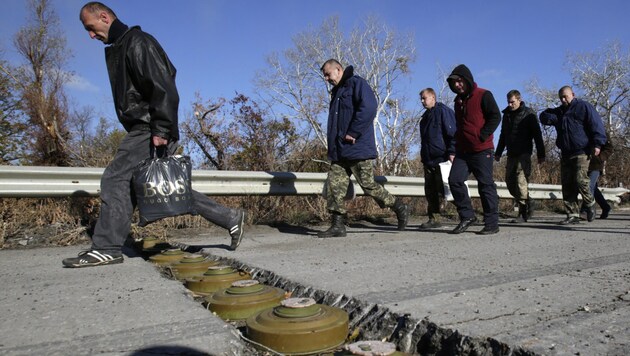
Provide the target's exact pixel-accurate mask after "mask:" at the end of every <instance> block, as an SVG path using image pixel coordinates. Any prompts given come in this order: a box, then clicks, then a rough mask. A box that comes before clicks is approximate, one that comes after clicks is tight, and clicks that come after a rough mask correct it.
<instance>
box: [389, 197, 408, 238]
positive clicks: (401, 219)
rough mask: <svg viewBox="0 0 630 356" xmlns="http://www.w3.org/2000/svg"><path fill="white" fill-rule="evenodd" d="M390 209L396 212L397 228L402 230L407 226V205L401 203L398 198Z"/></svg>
mask: <svg viewBox="0 0 630 356" xmlns="http://www.w3.org/2000/svg"><path fill="white" fill-rule="evenodd" d="M392 210H394V212H395V213H396V220H398V230H399V231H403V230H404V229H405V228H406V227H407V222H409V207H408V206H407V204H405V203H403V202H402V200H400V199H399V198H397V199H396V202H395V203H394V206H393V207H392Z"/></svg>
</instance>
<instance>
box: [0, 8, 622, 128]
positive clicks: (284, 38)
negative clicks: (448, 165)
mask: <svg viewBox="0 0 630 356" xmlns="http://www.w3.org/2000/svg"><path fill="white" fill-rule="evenodd" d="M84 3H85V1H79V0H53V2H52V5H53V7H54V9H55V11H56V13H57V15H58V16H59V18H60V21H61V28H62V30H63V31H64V32H65V35H66V38H67V48H68V50H69V52H71V55H72V57H71V58H70V59H69V63H68V66H67V69H68V70H70V71H72V72H73V73H74V80H73V82H72V83H71V84H69V85H68V87H67V94H68V95H69V97H70V99H71V100H72V103H73V104H76V105H77V106H84V105H91V106H93V107H94V108H95V109H96V114H97V115H99V116H105V117H108V118H110V119H111V120H112V121H113V122H116V118H115V115H114V111H113V109H112V106H113V105H112V99H111V90H110V87H109V80H108V77H107V70H106V67H105V60H104V49H103V47H104V46H103V44H102V43H101V42H100V41H97V40H91V39H90V38H89V36H88V34H87V32H86V31H85V30H84V29H83V27H82V25H81V23H80V21H79V10H80V8H81V6H83V4H84ZM104 3H105V4H106V5H108V6H110V7H111V8H112V9H113V10H114V11H115V12H116V14H117V15H118V17H119V18H120V20H121V21H122V22H124V23H125V24H127V25H130V26H132V25H140V26H141V27H142V29H143V30H145V31H146V32H148V33H150V34H152V35H153V36H155V37H156V38H157V39H158V41H159V42H160V43H161V44H162V46H163V47H164V49H165V50H166V52H167V53H168V55H169V57H170V58H171V61H172V62H173V63H174V65H175V66H176V68H177V69H178V74H177V84H178V88H179V93H180V110H179V112H180V120H182V119H183V115H190V113H191V112H192V108H191V103H192V102H193V100H194V94H195V92H199V93H200V94H201V97H202V98H203V99H204V100H207V99H216V98H219V97H223V98H226V99H228V100H229V99H231V98H233V97H234V96H235V93H236V92H239V93H242V94H244V95H247V96H250V97H252V98H254V99H255V98H256V93H255V92H254V87H253V85H252V80H253V78H254V76H255V74H256V72H257V71H259V70H261V69H263V68H266V63H265V58H266V57H267V56H268V55H270V54H271V53H273V52H282V51H284V50H286V49H288V48H291V47H293V43H292V38H293V36H295V35H296V34H298V33H300V32H303V31H305V30H308V29H315V28H318V27H320V26H321V24H322V23H323V22H324V21H325V20H327V19H329V18H330V17H331V16H338V18H339V24H340V27H341V28H342V30H343V31H344V33H345V34H348V33H349V32H350V30H351V29H352V28H354V27H356V26H357V25H358V24H359V22H360V21H362V20H364V19H365V18H366V17H367V16H369V15H375V16H377V17H378V18H379V20H380V21H381V22H382V23H384V24H386V25H388V26H389V27H390V28H392V29H394V30H396V31H397V32H399V33H401V34H408V33H410V34H412V35H413V36H414V38H415V45H416V53H417V59H416V61H415V62H414V63H412V64H411V71H412V73H411V76H410V77H409V79H406V78H403V79H402V80H401V81H400V82H399V83H398V85H399V90H400V92H401V93H403V94H404V95H405V96H406V97H407V98H409V99H410V100H409V102H408V104H407V108H409V109H415V110H419V109H420V108H421V105H420V102H419V100H418V92H419V91H420V89H422V88H425V87H433V88H435V89H438V88H439V87H440V85H441V83H440V82H438V80H439V79H440V78H439V75H438V65H439V66H441V67H442V68H443V70H444V71H447V72H450V70H451V69H452V68H453V67H454V66H455V65H457V64H460V63H464V64H466V65H467V66H468V67H469V68H470V69H471V71H472V73H473V75H474V77H475V81H476V82H477V83H478V84H479V86H481V87H483V88H486V89H489V90H491V91H492V92H493V94H494V96H495V98H496V99H497V103H498V104H499V107H500V108H501V109H503V108H505V106H506V100H505V94H506V93H507V92H508V91H509V90H511V89H519V90H520V91H521V92H522V93H524V92H525V84H526V83H528V82H529V81H530V80H531V79H533V78H538V81H539V83H540V84H541V85H542V86H544V87H547V88H552V89H557V88H560V87H561V86H562V85H565V84H571V78H570V71H569V68H566V66H565V62H566V58H567V54H568V53H576V52H593V51H597V50H599V49H602V48H603V47H604V46H606V45H607V44H609V43H610V42H612V41H618V42H619V43H621V45H622V46H623V48H625V49H627V48H628V45H629V44H630V30H629V27H628V20H627V14H628V13H629V12H630V2H628V1H627V0H600V1H588V0H559V1H549V0H532V1H520V2H518V1H517V2H515V1H505V0H479V1H473V0H446V1H424V0H387V1H384V0H336V1H331V0H311V1H305V0H112V1H104ZM2 5H3V6H2V7H3V11H0V34H1V36H0V49H2V51H3V56H2V57H3V58H4V59H7V60H8V61H9V62H10V63H12V64H16V63H18V62H17V61H18V56H17V54H16V52H15V48H14V47H13V43H12V41H13V37H14V35H15V33H16V32H17V31H18V30H19V28H20V27H22V26H24V24H25V23H26V17H27V6H26V5H27V1H26V0H4V1H2ZM345 64H352V63H345ZM357 74H359V75H361V73H357ZM322 85H323V83H322ZM524 94H525V97H524V99H525V100H526V101H527V100H528V98H527V95H526V93H524ZM578 96H579V92H578ZM450 104H451V103H449V105H450Z"/></svg>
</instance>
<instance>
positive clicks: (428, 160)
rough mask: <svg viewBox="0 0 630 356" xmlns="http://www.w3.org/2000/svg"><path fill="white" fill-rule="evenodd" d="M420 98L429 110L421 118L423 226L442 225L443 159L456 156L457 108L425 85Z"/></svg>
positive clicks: (444, 160) (426, 227) (424, 227)
mask: <svg viewBox="0 0 630 356" xmlns="http://www.w3.org/2000/svg"><path fill="white" fill-rule="evenodd" d="M420 100H421V102H422V106H424V108H425V109H426V111H425V112H424V113H423V114H422V119H421V120H420V140H421V141H420V143H421V146H420V159H421V160H422V165H423V167H424V195H425V196H426V197H427V215H428V216H429V221H427V222H425V223H424V224H422V225H421V226H420V227H421V228H423V229H430V228H436V227H440V226H441V225H440V200H441V199H443V198H444V184H443V182H442V172H441V171H440V163H442V162H446V161H447V160H450V161H451V162H452V161H453V159H454V158H455V112H454V111H453V109H451V108H449V107H448V106H446V105H444V104H442V103H439V102H436V100H435V90H433V89H432V88H426V89H423V90H422V91H421V92H420Z"/></svg>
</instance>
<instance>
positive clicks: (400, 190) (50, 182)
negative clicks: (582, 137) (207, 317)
mask: <svg viewBox="0 0 630 356" xmlns="http://www.w3.org/2000/svg"><path fill="white" fill-rule="evenodd" d="M103 170H104V169H103V168H78V167H40V166H0V197H2V198H17V197H31V198H46V197H70V196H98V195H99V192H100V180H101V175H102V174H103ZM325 181H326V173H291V172H248V171H206V170H195V171H193V175H192V185H193V189H195V190H197V191H198V192H200V193H203V194H206V195H217V196H218V195H319V194H321V193H322V190H323V188H324V182H325ZM353 181H354V180H353ZM376 181H377V182H379V183H381V184H383V185H384V186H385V187H387V190H388V191H389V192H391V193H392V194H394V195H396V196H407V197H418V196H424V178H418V177H395V176H378V177H376ZM354 183H355V184H354V188H355V193H356V194H357V195H363V194H364V193H363V190H362V189H361V187H359V185H358V184H356V181H354ZM496 184H497V192H498V194H499V197H500V198H502V199H510V198H512V196H511V195H510V193H509V192H508V190H507V187H506V185H505V183H503V182H497V183H496ZM468 186H469V190H470V194H471V196H472V197H479V194H478V192H477V182H476V181H473V180H470V181H468ZM600 189H601V191H602V193H603V194H604V197H605V198H606V199H607V200H609V201H614V202H619V201H620V199H619V196H620V195H622V194H624V193H627V192H628V190H627V189H625V188H600ZM529 192H530V195H531V197H532V198H533V199H562V187H561V186H559V185H549V184H530V185H529Z"/></svg>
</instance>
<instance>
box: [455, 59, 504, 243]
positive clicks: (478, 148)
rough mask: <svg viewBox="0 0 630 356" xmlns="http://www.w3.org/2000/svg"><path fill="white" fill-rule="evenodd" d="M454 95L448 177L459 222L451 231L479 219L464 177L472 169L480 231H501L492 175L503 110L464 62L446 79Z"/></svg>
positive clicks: (466, 176) (457, 230)
mask: <svg viewBox="0 0 630 356" xmlns="http://www.w3.org/2000/svg"><path fill="white" fill-rule="evenodd" d="M446 81H447V82H448V85H449V87H450V88H451V90H452V91H453V92H454V93H455V94H457V95H456V97H455V119H456V121H457V130H456V132H455V159H454V160H453V166H452V167H451V172H450V175H449V178H448V184H449V188H450V189H451V193H452V194H453V200H454V203H455V206H457V213H458V214H459V219H460V222H459V224H458V225H457V227H455V229H453V231H452V232H451V233H453V234H461V233H462V232H464V231H466V230H467V229H468V227H470V225H472V224H473V223H475V222H476V221H477V218H476V217H475V211H474V210H473V207H472V202H471V200H470V196H469V195H468V188H467V187H466V185H465V181H466V180H467V179H468V176H469V175H470V173H472V174H473V175H474V176H475V178H476V179H477V183H478V187H479V197H480V198H481V205H482V207H483V222H484V227H483V229H482V230H481V231H478V232H477V233H478V234H481V235H488V234H496V233H498V232H499V196H498V194H497V187H496V185H495V184H494V178H493V177H492V169H493V161H494V160H493V156H494V154H493V150H494V142H492V140H493V137H494V136H493V133H494V130H496V128H497V127H498V126H499V123H500V122H501V111H499V107H498V106H497V103H496V101H495V100H494V96H493V95H492V93H491V92H490V91H489V90H486V89H482V88H480V87H478V86H477V83H475V81H474V78H473V75H472V73H471V72H470V69H468V67H466V66H465V65H463V64H460V65H458V66H457V67H455V69H453V72H452V73H451V75H449V77H448V78H447V79H446Z"/></svg>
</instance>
